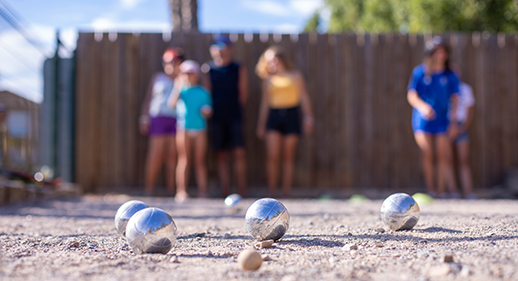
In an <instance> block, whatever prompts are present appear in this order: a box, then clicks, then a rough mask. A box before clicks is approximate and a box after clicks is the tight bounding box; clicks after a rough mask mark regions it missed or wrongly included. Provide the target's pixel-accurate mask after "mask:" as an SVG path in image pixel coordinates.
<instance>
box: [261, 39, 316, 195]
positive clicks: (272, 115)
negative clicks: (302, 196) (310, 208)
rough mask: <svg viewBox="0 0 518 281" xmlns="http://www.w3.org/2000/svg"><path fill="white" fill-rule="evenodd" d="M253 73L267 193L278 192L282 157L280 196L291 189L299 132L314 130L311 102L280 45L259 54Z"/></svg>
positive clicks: (303, 84) (297, 73) (302, 79)
mask: <svg viewBox="0 0 518 281" xmlns="http://www.w3.org/2000/svg"><path fill="white" fill-rule="evenodd" d="M256 73H257V75H258V76H259V77H261V78H262V79H263V84H262V92H263V94H262V99H261V105H260V108H259V120H258V124H257V136H258V137H259V138H260V139H265V140H266V152H267V155H266V172H267V180H268V187H269V191H270V196H276V193H277V181H278V177H279V171H280V169H279V168H280V167H279V162H281V158H282V172H283V175H282V195H283V196H285V197H286V196H289V195H290V192H291V186H292V181H293V174H294V162H295V150H296V147H297V142H298V140H299V136H300V135H301V134H302V132H304V133H306V134H309V133H311V132H312V131H313V124H314V118H313V112H312V109H311V103H310V100H309V96H308V93H307V91H306V86H305V82H304V78H303V76H302V74H301V73H300V72H299V71H298V70H296V69H295V68H294V66H293V64H292V63H291V62H290V61H289V60H288V58H287V56H286V53H285V51H284V49H282V48H281V47H278V46H274V47H270V48H268V49H267V50H266V51H265V52H264V53H263V54H262V55H261V57H260V58H259V62H258V63H257V66H256ZM301 110H302V114H303V121H302V122H301V120H300V119H301V116H300V114H301Z"/></svg>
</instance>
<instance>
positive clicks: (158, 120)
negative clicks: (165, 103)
mask: <svg viewBox="0 0 518 281" xmlns="http://www.w3.org/2000/svg"><path fill="white" fill-rule="evenodd" d="M149 135H150V136H160V135H173V136H174V135H176V118H174V117H164V116H158V117H153V118H151V124H150V126H149Z"/></svg>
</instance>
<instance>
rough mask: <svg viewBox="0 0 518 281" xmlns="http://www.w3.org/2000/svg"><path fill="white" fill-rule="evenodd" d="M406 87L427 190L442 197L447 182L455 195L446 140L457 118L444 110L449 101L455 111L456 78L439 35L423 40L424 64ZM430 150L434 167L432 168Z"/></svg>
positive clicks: (447, 106)
mask: <svg viewBox="0 0 518 281" xmlns="http://www.w3.org/2000/svg"><path fill="white" fill-rule="evenodd" d="M407 90H408V92H407V99H408V102H409V103H410V105H411V106H412V107H413V112H412V128H413V130H414V137H415V140H416V142H417V145H418V146H419V148H420V149H421V151H422V156H423V171H424V176H425V181H426V186H427V189H428V193H429V194H430V195H432V196H437V195H438V196H439V197H441V198H444V197H446V193H445V191H446V185H447V186H448V188H449V191H450V193H451V194H450V196H451V197H453V198H458V197H459V193H458V192H457V186H456V182H455V178H454V171H453V165H452V151H451V141H450V138H451V137H454V136H455V135H456V134H457V127H456V126H457V121H456V120H455V118H456V117H455V116H456V115H455V114H451V118H449V117H448V111H449V107H450V104H451V108H452V111H453V112H456V108H457V98H458V93H459V79H458V78H457V76H456V75H455V73H454V72H453V71H452V70H451V68H450V51H449V47H448V45H447V44H446V42H445V41H444V40H443V39H442V38H441V37H439V36H435V37H433V38H432V39H431V40H430V41H428V42H426V49H425V58H424V63H423V64H421V65H418V66H416V67H415V68H414V70H413V71H412V76H411V77H410V82H409V83H408V89H407ZM434 146H435V149H434ZM434 150H435V152H436V153H435V154H436V156H437V167H434V153H433V152H434ZM436 169H437V188H435V187H436V185H435V181H434V173H435V170H436Z"/></svg>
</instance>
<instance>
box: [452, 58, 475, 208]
mask: <svg viewBox="0 0 518 281" xmlns="http://www.w3.org/2000/svg"><path fill="white" fill-rule="evenodd" d="M454 70H455V73H457V75H458V76H459V79H461V72H460V69H458V68H457V67H455V69H454ZM474 106H475V97H474V96H473V90H472V88H471V86H470V85H468V84H466V83H464V82H462V81H460V84H459V98H458V102H457V116H456V119H457V122H458V133H457V135H456V136H454V138H453V144H454V145H455V149H456V151H457V165H458V170H459V178H460V183H461V185H462V191H463V195H464V197H465V198H466V199H476V198H477V195H476V194H475V193H473V182H472V179H471V167H470V164H469V162H470V160H469V134H468V129H469V126H470V125H471V121H472V120H473V115H474V113H475V110H474ZM451 114H453V112H451V113H450V116H451Z"/></svg>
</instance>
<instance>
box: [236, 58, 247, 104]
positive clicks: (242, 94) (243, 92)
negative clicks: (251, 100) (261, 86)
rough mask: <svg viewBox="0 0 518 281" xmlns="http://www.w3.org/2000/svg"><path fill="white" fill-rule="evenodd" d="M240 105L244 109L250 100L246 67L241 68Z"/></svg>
mask: <svg viewBox="0 0 518 281" xmlns="http://www.w3.org/2000/svg"><path fill="white" fill-rule="evenodd" d="M238 89H239V103H240V104H241V106H242V107H244V106H245V105H246V101H247V100H248V74H247V73H246V68H245V67H244V66H240V67H239V85H238Z"/></svg>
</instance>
